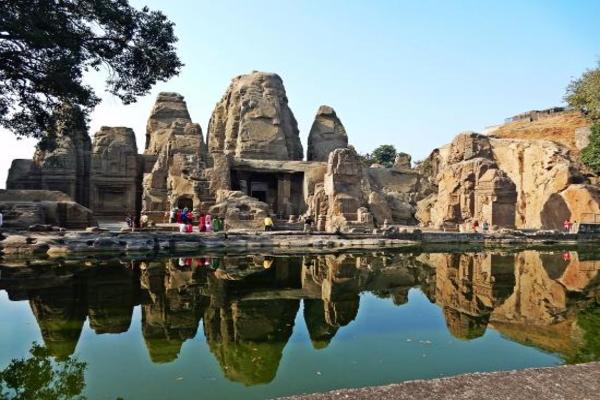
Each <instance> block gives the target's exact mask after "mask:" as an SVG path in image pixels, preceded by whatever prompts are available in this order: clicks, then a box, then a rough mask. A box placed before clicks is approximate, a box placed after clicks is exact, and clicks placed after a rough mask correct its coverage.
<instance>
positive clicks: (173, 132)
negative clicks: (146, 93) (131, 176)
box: [142, 93, 207, 211]
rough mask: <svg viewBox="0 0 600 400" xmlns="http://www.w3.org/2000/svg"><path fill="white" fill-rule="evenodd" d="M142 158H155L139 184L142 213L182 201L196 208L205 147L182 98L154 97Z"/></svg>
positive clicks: (199, 202)
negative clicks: (140, 187)
mask: <svg viewBox="0 0 600 400" xmlns="http://www.w3.org/2000/svg"><path fill="white" fill-rule="evenodd" d="M145 154H147V155H149V156H152V155H153V156H157V158H156V162H155V163H154V165H153V167H152V170H151V171H150V172H149V173H147V174H146V175H145V176H144V180H143V189H144V194H143V197H142V208H143V209H144V210H145V211H164V210H167V209H170V208H171V207H175V206H180V204H178V203H179V202H180V200H182V199H184V200H185V201H186V204H188V202H191V205H192V206H193V207H200V205H201V199H200V197H199V191H200V188H199V186H198V182H199V181H200V180H202V179H203V174H204V168H205V166H206V165H205V162H206V159H207V155H206V145H205V143H204V140H203V137H202V128H200V125H198V124H195V123H193V122H192V121H191V119H190V116H189V113H188V110H187V106H186V103H185V101H184V99H183V96H181V95H179V94H177V93H160V94H159V95H158V98H157V99H156V103H155V105H154V107H153V109H152V113H151V115H150V118H149V119H148V123H147V135H146V150H145ZM182 201H183V200H182ZM186 206H187V205H186ZM181 208H183V207H181Z"/></svg>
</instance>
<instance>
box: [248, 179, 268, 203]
mask: <svg viewBox="0 0 600 400" xmlns="http://www.w3.org/2000/svg"><path fill="white" fill-rule="evenodd" d="M268 192H269V185H268V183H267V182H250V196H252V197H254V198H255V199H258V200H260V201H262V202H264V203H266V202H267V193H268Z"/></svg>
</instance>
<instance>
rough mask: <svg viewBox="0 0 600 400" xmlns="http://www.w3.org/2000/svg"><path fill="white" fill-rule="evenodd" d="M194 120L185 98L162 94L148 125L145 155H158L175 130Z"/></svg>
mask: <svg viewBox="0 0 600 400" xmlns="http://www.w3.org/2000/svg"><path fill="white" fill-rule="evenodd" d="M191 122H192V119H191V118H190V114H189V112H188V109H187V104H186V103H185V101H184V99H183V96H182V95H180V94H179V93H171V92H161V93H159V94H158V97H157V98H156V102H155V103H154V106H153V107H152V111H151V112H150V117H149V118H148V122H147V123H146V148H145V150H144V154H153V155H158V154H160V153H161V151H162V150H163V148H164V147H165V145H166V144H167V142H168V140H169V138H170V136H171V134H172V131H173V128H175V129H176V128H180V129H181V128H183V127H185V125H186V124H188V123H191Z"/></svg>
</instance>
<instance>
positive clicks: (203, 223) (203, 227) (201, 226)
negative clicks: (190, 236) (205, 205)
mask: <svg viewBox="0 0 600 400" xmlns="http://www.w3.org/2000/svg"><path fill="white" fill-rule="evenodd" d="M198 230H199V231H200V232H206V216H205V215H204V214H200V218H198Z"/></svg>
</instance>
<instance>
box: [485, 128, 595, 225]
mask: <svg viewBox="0 0 600 400" xmlns="http://www.w3.org/2000/svg"><path fill="white" fill-rule="evenodd" d="M491 143H492V146H493V151H494V156H495V159H496V161H497V164H498V166H499V168H500V169H502V170H503V171H504V172H505V173H506V174H507V175H508V176H509V177H510V178H511V179H512V181H513V182H514V183H515V184H516V185H517V188H516V189H517V193H518V198H517V203H516V213H517V217H516V222H515V224H516V226H517V228H543V229H546V228H553V227H556V226H557V225H556V224H555V222H554V221H552V222H551V221H550V220H549V219H548V216H547V215H544V208H545V207H546V203H548V202H550V203H551V204H552V202H553V199H552V198H553V197H554V195H556V194H558V193H560V192H562V191H563V190H565V189H567V188H568V187H569V185H571V184H580V183H584V181H585V178H584V177H583V176H582V175H581V173H580V172H579V170H578V165H577V163H576V162H575V161H574V160H573V159H572V158H571V154H570V152H569V150H568V149H567V148H565V147H564V146H562V145H560V144H557V143H554V142H551V141H548V140H517V139H493V140H492V142H491ZM546 208H547V207H546ZM562 221H563V220H561V221H560V223H561V224H562Z"/></svg>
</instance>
